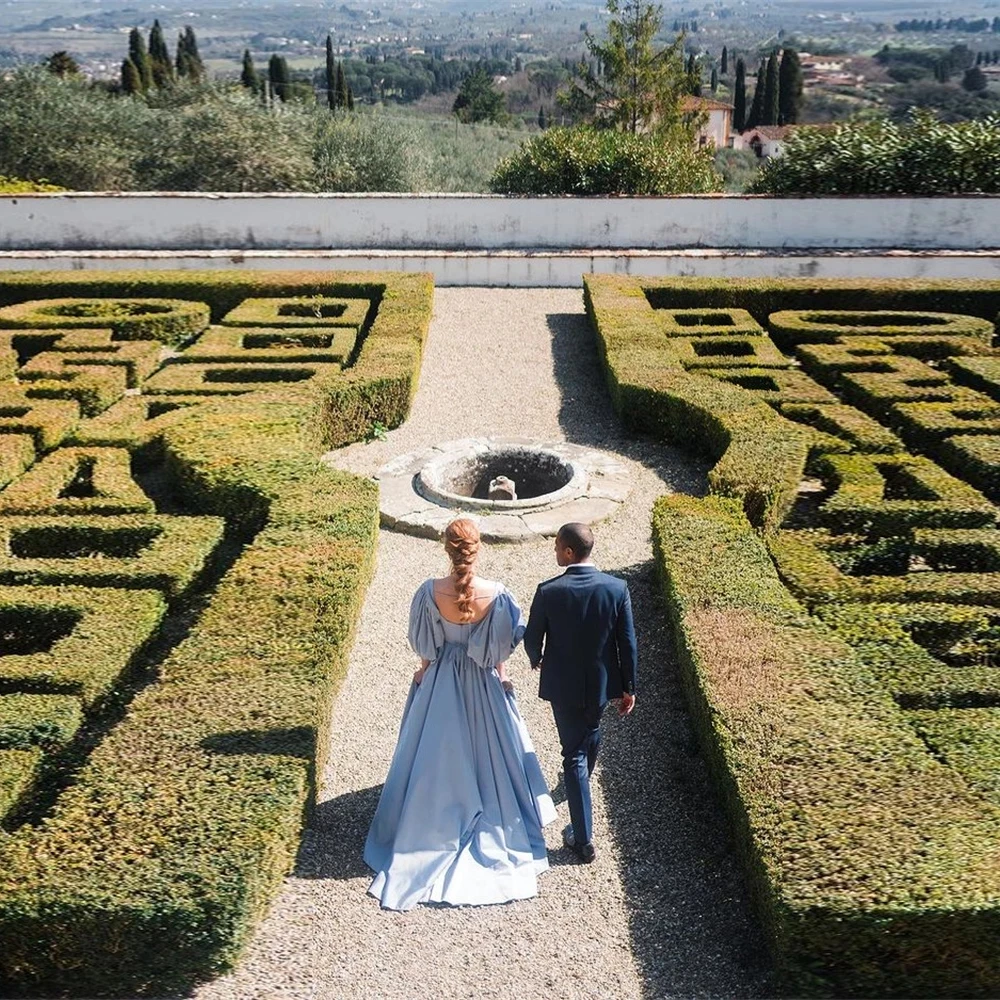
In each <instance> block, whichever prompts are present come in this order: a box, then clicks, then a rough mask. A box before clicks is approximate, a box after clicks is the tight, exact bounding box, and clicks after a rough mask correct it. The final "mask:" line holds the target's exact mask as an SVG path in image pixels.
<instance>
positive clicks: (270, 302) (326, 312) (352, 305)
mask: <svg viewBox="0 0 1000 1000" xmlns="http://www.w3.org/2000/svg"><path fill="white" fill-rule="evenodd" d="M371 307H372V303H371V302H370V301H369V300H368V299H348V298H334V297H333V296H328V295H313V296H299V297H297V298H286V299H278V298H267V299H245V300H244V301H243V302H241V303H240V304H239V305H238V306H237V307H236V308H235V309H232V310H230V312H228V313H227V314H226V315H225V316H224V317H223V318H222V321H221V322H222V325H223V326H263V327H272V328H275V329H280V328H282V327H286V328H290V329H298V328H302V327H320V328H322V327H338V326H346V327H351V328H353V329H354V330H355V331H359V330H360V329H361V328H362V326H364V325H365V323H366V321H367V319H368V314H369V311H370V310H371Z"/></svg>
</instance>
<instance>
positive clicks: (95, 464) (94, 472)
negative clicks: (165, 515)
mask: <svg viewBox="0 0 1000 1000" xmlns="http://www.w3.org/2000/svg"><path fill="white" fill-rule="evenodd" d="M0 513H2V514H153V513H155V508H154V506H153V501H152V500H150V498H149V497H148V496H146V494H145V493H144V492H143V491H142V488H141V487H140V486H139V485H138V484H137V483H136V482H135V481H134V480H133V479H132V468H131V463H130V460H129V453H128V452H127V451H124V450H122V449H116V448H61V449H60V450H59V451H57V452H54V453H53V454H51V455H48V456H47V457H46V458H44V459H42V461H41V462H39V463H38V464H37V465H36V466H35V467H34V468H32V469H31V470H30V471H29V472H27V473H25V474H24V475H23V476H21V478H20V479H18V480H17V481H16V482H14V483H12V484H11V485H10V486H8V487H7V488H6V489H5V490H4V491H3V492H2V493H0Z"/></svg>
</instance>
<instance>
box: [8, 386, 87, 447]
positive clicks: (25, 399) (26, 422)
mask: <svg viewBox="0 0 1000 1000" xmlns="http://www.w3.org/2000/svg"><path fill="white" fill-rule="evenodd" d="M79 420H80V406H79V404H78V403H76V402H74V401H72V400H44V399H34V398H32V397H31V396H28V395H27V394H26V393H25V391H24V389H23V388H21V387H20V386H10V385H7V386H0V435H3V436H7V435H9V434H30V435H31V437H32V439H33V440H34V442H35V448H36V449H37V450H38V451H39V453H42V452H46V451H51V450H52V449H53V448H55V447H56V446H57V445H58V444H60V443H61V442H62V441H63V440H64V439H65V438H66V437H67V436H68V435H69V434H70V432H71V431H72V430H73V428H74V427H76V425H77V423H78V422H79Z"/></svg>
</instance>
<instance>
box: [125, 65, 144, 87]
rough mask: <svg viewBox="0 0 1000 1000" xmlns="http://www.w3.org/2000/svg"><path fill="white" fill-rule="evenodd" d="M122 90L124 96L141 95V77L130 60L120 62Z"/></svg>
mask: <svg viewBox="0 0 1000 1000" xmlns="http://www.w3.org/2000/svg"><path fill="white" fill-rule="evenodd" d="M122 90H123V91H124V92H125V93H126V94H141V93H142V77H141V76H140V75H139V70H138V69H136V66H135V63H134V62H132V60H131V59H124V60H123V61H122Z"/></svg>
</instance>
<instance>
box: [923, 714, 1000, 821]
mask: <svg viewBox="0 0 1000 1000" xmlns="http://www.w3.org/2000/svg"><path fill="white" fill-rule="evenodd" d="M907 716H908V718H909V719H910V721H911V723H912V724H913V726H914V728H915V729H916V730H917V732H918V733H919V734H920V736H921V737H922V738H923V740H924V742H925V743H926V744H927V745H928V746H929V747H930V748H931V750H932V751H933V752H934V753H935V754H937V756H938V757H940V758H941V759H942V760H943V761H945V762H946V763H947V764H948V766H949V767H951V768H953V769H954V770H955V771H957V772H958V773H959V774H961V775H962V777H963V778H965V780H966V781H967V782H968V783H969V785H970V786H971V787H972V788H974V789H975V790H976V791H977V792H979V793H980V794H982V795H983V796H984V798H988V799H990V800H991V801H992V802H998V801H1000V785H998V783H997V771H996V761H997V759H998V758H1000V708H996V707H992V708H959V709H944V710H940V711H930V712H929V711H915V712H909V713H907Z"/></svg>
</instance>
